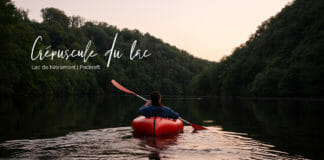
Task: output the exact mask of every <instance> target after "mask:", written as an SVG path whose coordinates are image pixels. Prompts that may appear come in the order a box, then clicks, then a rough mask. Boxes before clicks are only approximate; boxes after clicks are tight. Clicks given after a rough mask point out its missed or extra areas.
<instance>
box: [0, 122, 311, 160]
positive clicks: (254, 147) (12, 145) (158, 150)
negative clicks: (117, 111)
mask: <svg viewBox="0 0 324 160" xmlns="http://www.w3.org/2000/svg"><path fill="white" fill-rule="evenodd" d="M246 136H247V135H246V134H245V133H236V132H228V131H223V130H222V128H221V127H219V126H214V127H208V130H204V131H198V132H192V128H191V127H189V126H186V127H185V128H184V133H181V134H179V135H178V136H172V137H165V138H155V139H153V138H151V137H136V138H135V137H134V136H133V135H132V129H131V128H130V127H118V128H106V129H98V130H88V131H82V132H73V133H70V134H67V135H66V136H62V137H56V138H48V139H24V140H11V141H6V142H4V143H2V144H0V148H1V150H4V151H6V152H9V158H13V159H19V158H21V159H147V158H148V157H150V158H154V157H160V158H163V159H197V160H199V159H305V158H303V157H302V156H298V155H296V156H292V155H289V154H288V153H286V152H283V151H278V150H275V149H274V146H273V145H269V144H265V143H263V142H261V141H258V140H254V139H252V138H249V137H246Z"/></svg>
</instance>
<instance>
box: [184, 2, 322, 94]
mask: <svg viewBox="0 0 324 160" xmlns="http://www.w3.org/2000/svg"><path fill="white" fill-rule="evenodd" d="M323 44H324V2H323V1H317V0H309V1H303V0H296V1H294V2H293V3H291V4H290V5H287V6H286V7H285V8H283V9H282V11H281V12H280V13H278V14H277V15H275V16H274V17H271V18H270V19H268V20H266V21H264V22H263V23H262V25H260V26H259V27H258V29H257V31H256V32H255V33H254V34H253V35H252V36H251V37H250V39H249V40H248V41H247V42H245V43H244V44H242V45H241V46H239V47H237V48H236V49H235V50H234V52H233V53H232V55H230V56H227V57H224V58H223V59H222V60H221V61H220V62H218V63H215V64H213V65H212V66H210V67H209V68H208V69H206V70H204V71H203V72H202V73H200V74H199V75H197V76H195V77H194V79H193V80H192V81H191V84H190V86H189V87H190V88H192V93H195V94H197V95H218V96H245V97H314V98H323V97H324V83H323V82H324V63H323V62H324V54H323V53H324V45H323Z"/></svg>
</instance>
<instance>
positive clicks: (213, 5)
mask: <svg viewBox="0 0 324 160" xmlns="http://www.w3.org/2000/svg"><path fill="white" fill-rule="evenodd" d="M13 2H14V4H15V5H16V6H17V7H18V8H22V9H24V10H26V9H28V15H29V18H30V19H32V20H36V21H38V22H41V21H42V18H41V12H40V10H41V9H42V8H46V7H54V8H58V9H60V10H62V11H64V12H65V14H66V15H67V16H72V15H78V16H81V17H83V18H85V20H89V21H90V20H91V21H99V22H106V23H108V24H109V25H114V26H117V27H118V28H119V29H122V28H128V29H138V30H139V31H141V32H142V33H146V32H148V33H150V34H151V35H153V36H155V37H157V38H160V39H162V40H163V41H164V42H167V43H169V44H171V45H174V46H176V47H177V48H179V49H183V50H186V51H187V52H188V53H190V54H192V55H193V56H195V57H199V58H203V59H207V60H210V61H219V60H220V59H221V58H222V57H224V56H226V55H230V54H231V53H232V52H233V50H234V49H235V48H236V47H238V46H240V45H241V44H242V43H244V42H245V41H247V40H248V39H249V37H250V36H251V35H252V34H253V33H254V32H255V31H256V29H257V27H258V26H259V25H261V23H262V22H263V21H265V20H267V19H269V18H270V17H271V16H275V15H276V14H277V13H278V12H280V11H281V9H282V8H283V7H285V6H286V5H287V4H288V3H291V2H293V0H244V1H241V0H13ZM107 46H110V44H107Z"/></svg>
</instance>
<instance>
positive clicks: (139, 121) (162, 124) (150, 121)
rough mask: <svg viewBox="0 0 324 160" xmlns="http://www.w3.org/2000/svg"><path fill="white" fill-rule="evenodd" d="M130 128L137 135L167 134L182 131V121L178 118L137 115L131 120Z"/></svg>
mask: <svg viewBox="0 0 324 160" xmlns="http://www.w3.org/2000/svg"><path fill="white" fill-rule="evenodd" d="M132 128H133V130H134V132H135V134H139V135H144V136H167V135H176V134H178V133H179V132H183V123H182V121H181V120H179V119H177V120H173V119H167V118H161V117H150V118H145V117H144V116H139V117H137V118H135V119H134V120H133V121H132Z"/></svg>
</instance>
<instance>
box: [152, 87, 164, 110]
mask: <svg viewBox="0 0 324 160" xmlns="http://www.w3.org/2000/svg"><path fill="white" fill-rule="evenodd" d="M151 100H152V105H153V106H158V107H162V104H161V95H160V92H159V91H153V92H152V93H151Z"/></svg>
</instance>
